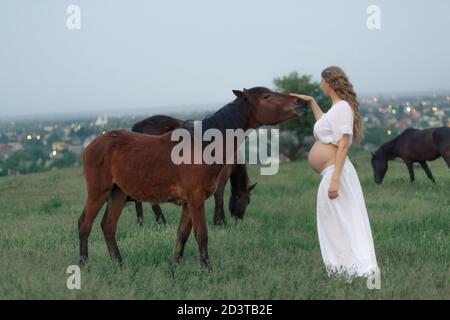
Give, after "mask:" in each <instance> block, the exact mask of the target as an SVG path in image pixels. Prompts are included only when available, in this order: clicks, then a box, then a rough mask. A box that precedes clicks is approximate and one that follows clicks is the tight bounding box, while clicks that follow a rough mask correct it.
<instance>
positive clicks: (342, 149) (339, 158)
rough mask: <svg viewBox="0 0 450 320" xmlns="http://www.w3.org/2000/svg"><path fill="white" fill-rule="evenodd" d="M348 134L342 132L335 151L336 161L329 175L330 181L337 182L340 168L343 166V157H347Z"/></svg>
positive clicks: (340, 171)
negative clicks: (331, 173)
mask: <svg viewBox="0 0 450 320" xmlns="http://www.w3.org/2000/svg"><path fill="white" fill-rule="evenodd" d="M349 141H350V135H349V134H344V135H343V136H342V138H341V140H339V144H338V149H337V152H336V162H335V166H334V171H333V175H332V176H331V180H332V181H336V182H339V178H340V177H341V173H342V168H343V167H344V162H345V158H347V152H348V149H349Z"/></svg>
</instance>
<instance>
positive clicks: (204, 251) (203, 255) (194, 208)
mask: <svg viewBox="0 0 450 320" xmlns="http://www.w3.org/2000/svg"><path fill="white" fill-rule="evenodd" d="M188 207H189V212H190V214H191V219H192V226H193V227H194V234H195V239H196V240H197V244H198V251H199V254H200V263H201V265H202V266H203V267H207V268H208V269H209V270H211V264H210V262H209V255H208V229H207V226H206V218H205V200H204V199H197V200H191V201H190V202H188Z"/></svg>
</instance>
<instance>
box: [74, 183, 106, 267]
mask: <svg viewBox="0 0 450 320" xmlns="http://www.w3.org/2000/svg"><path fill="white" fill-rule="evenodd" d="M107 196H108V192H107V191H105V192H102V193H100V194H99V195H98V196H97V197H92V196H88V199H87V201H86V206H85V207H84V210H83V213H82V214H81V216H80V218H79V219H78V237H79V239H80V264H85V263H86V262H87V260H88V256H89V254H88V239H89V234H90V233H91V229H92V224H93V223H94V220H95V217H96V216H97V214H98V212H99V210H100V209H101V207H103V205H104V204H105V201H106V198H107Z"/></svg>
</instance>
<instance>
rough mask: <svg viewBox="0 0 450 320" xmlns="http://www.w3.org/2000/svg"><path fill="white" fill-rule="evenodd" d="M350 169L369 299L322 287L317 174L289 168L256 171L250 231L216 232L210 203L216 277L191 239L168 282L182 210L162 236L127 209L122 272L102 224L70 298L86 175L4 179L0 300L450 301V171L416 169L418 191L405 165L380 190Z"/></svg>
mask: <svg viewBox="0 0 450 320" xmlns="http://www.w3.org/2000/svg"><path fill="white" fill-rule="evenodd" d="M350 159H351V160H352V162H353V163H354V165H355V167H356V170H357V172H358V175H359V178H360V181H361V184H362V187H363V191H364V195H365V201H366V204H367V208H368V212H369V218H370V221H371V226H372V230H373V236H374V242H375V249H376V253H377V259H378V262H379V265H380V268H381V270H382V276H381V281H382V283H381V290H368V289H367V288H366V286H365V281H364V280H363V279H356V280H355V281H354V282H353V283H352V284H347V283H346V282H345V281H343V280H336V279H330V278H328V277H327V275H326V272H325V268H324V266H323V263H322V259H321V256H320V250H319V243H318V238H317V230H316V210H315V208H316V192H317V187H318V185H319V181H320V176H319V175H318V174H316V173H314V172H313V171H312V170H311V169H310V168H309V166H308V163H307V162H305V161H300V162H295V163H290V164H283V165H282V166H281V167H280V172H279V173H278V174H277V175H275V176H260V175H259V174H258V173H259V170H258V167H255V166H252V167H251V168H250V176H251V179H252V182H255V181H257V182H258V186H257V187H256V190H255V191H254V194H253V197H252V202H251V204H250V206H249V208H248V211H247V214H246V217H245V220H244V222H243V223H239V224H235V223H234V222H233V221H230V219H229V218H228V220H229V224H228V225H227V226H225V227H223V226H213V225H212V208H213V201H212V199H210V200H208V203H207V219H208V223H209V253H210V257H211V262H212V265H213V271H212V272H207V271H206V270H203V269H201V268H200V265H199V262H198V254H197V245H196V242H195V239H194V237H193V234H191V237H190V239H189V241H188V243H187V245H186V251H185V256H184V258H183V262H182V263H181V264H180V266H179V267H178V268H177V269H176V273H175V278H174V279H172V277H171V276H170V273H169V259H170V257H171V254H172V250H173V248H174V245H175V234H176V229H177V227H178V219H179V216H180V208H179V207H176V206H174V205H170V204H169V205H164V206H163V210H164V212H165V216H166V219H167V226H165V227H164V226H159V225H157V224H156V223H155V222H154V221H153V216H152V213H151V212H150V207H149V205H146V206H145V208H144V210H145V218H146V220H145V223H144V226H143V227H142V228H139V227H138V226H137V225H136V223H135V215H134V212H133V206H132V205H131V204H130V205H128V206H127V207H126V208H125V209H124V212H123V214H122V217H121V220H120V223H119V228H118V244H119V247H120V248H121V251H122V255H123V257H124V260H125V267H124V268H123V269H119V268H117V267H116V265H115V264H114V263H112V261H111V260H110V258H109V255H108V253H107V250H106V245H105V241H104V239H103V235H102V233H101V230H100V226H99V224H100V216H99V217H97V220H96V221H95V224H94V227H93V231H92V234H91V237H90V242H89V245H90V247H89V248H90V263H89V267H88V269H82V274H81V276H82V280H81V281H82V282H81V286H82V288H81V290H73V291H71V290H68V289H67V288H66V280H67V277H68V275H67V274H66V273H65V271H66V268H67V267H68V266H69V265H72V264H77V263H78V234H77V219H78V217H79V215H80V213H81V211H82V208H83V204H84V201H85V185H84V179H83V176H82V172H81V168H73V169H63V170H56V171H52V172H47V173H39V174H32V175H27V176H16V177H5V178H1V179H0V218H1V223H0V298H2V299H16V298H19V299H30V298H32V299H34V298H39V299H96V298H101V299H108V298H113V299H134V298H136V299H162V298H168V299H203V298H206V299H210V298H212V299H344V298H350V299H383V298H387V299H391V298H394V299H402V298H406V299H435V298H437V299H442V298H446V299H449V298H450V283H449V279H450V237H449V231H450V172H449V169H448V168H447V166H446V165H445V163H444V161H443V160H442V159H438V160H436V161H434V162H431V163H430V168H431V170H432V172H433V174H434V176H435V178H436V180H437V184H433V183H432V182H431V181H430V180H428V178H427V177H426V175H425V173H424V172H423V170H422V169H421V168H416V170H415V171H416V182H415V183H414V184H411V183H410V182H409V178H408V174H407V170H406V167H405V165H404V164H403V163H400V162H392V163H391V164H390V168H389V171H388V173H387V176H386V178H385V181H384V183H383V184H382V185H375V183H374V182H373V179H372V171H371V167H370V161H369V160H370V158H369V154H368V153H362V154H355V155H350ZM228 192H229V191H227V197H228ZM101 214H102V213H101ZM227 214H228V213H227Z"/></svg>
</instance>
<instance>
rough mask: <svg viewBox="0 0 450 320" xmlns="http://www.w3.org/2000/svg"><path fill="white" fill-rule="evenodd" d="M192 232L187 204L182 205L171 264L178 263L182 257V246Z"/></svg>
mask: <svg viewBox="0 0 450 320" xmlns="http://www.w3.org/2000/svg"><path fill="white" fill-rule="evenodd" d="M191 230H192V220H191V216H190V214H189V208H188V206H187V204H184V205H183V212H182V213H181V219H180V225H179V226H178V232H177V244H176V247H175V251H174V254H173V262H174V263H179V262H180V259H181V258H182V257H183V253H184V246H185V245H186V241H187V240H188V238H189V235H190V234H191Z"/></svg>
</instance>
